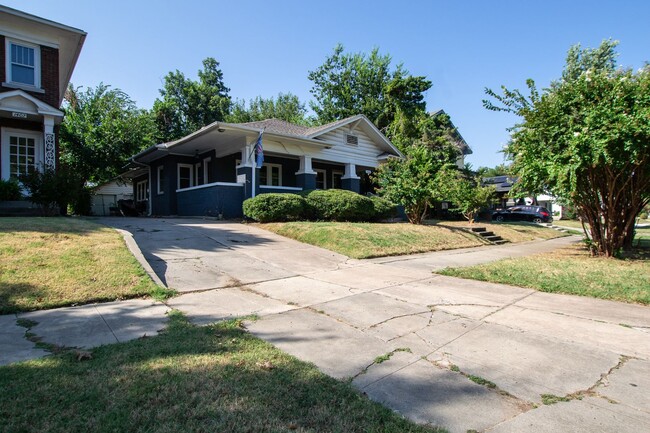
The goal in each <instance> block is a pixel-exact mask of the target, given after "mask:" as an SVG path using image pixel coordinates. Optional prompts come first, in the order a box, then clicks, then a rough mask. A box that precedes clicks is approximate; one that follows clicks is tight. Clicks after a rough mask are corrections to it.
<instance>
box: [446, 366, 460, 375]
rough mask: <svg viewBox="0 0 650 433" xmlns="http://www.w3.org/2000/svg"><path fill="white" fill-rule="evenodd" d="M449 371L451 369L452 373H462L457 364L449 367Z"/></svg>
mask: <svg viewBox="0 0 650 433" xmlns="http://www.w3.org/2000/svg"><path fill="white" fill-rule="evenodd" d="M449 369H450V370H451V371H455V372H456V373H460V367H459V366H457V365H456V364H451V365H450V366H449Z"/></svg>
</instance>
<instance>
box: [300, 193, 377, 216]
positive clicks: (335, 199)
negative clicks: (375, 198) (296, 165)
mask: <svg viewBox="0 0 650 433" xmlns="http://www.w3.org/2000/svg"><path fill="white" fill-rule="evenodd" d="M305 200H306V201H307V206H308V207H309V211H310V212H309V213H310V214H311V215H312V217H313V218H316V219H320V220H330V221H370V220H372V219H374V214H375V209H374V206H373V203H372V200H370V199H369V198H368V197H365V196H362V195H359V194H357V193H356V192H353V191H348V190H344V189H325V190H320V189H318V190H315V191H312V192H310V193H309V194H308V195H307V197H306V199H305Z"/></svg>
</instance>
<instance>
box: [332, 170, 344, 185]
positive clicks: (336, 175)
mask: <svg viewBox="0 0 650 433" xmlns="http://www.w3.org/2000/svg"><path fill="white" fill-rule="evenodd" d="M342 177H343V172H342V171H333V172H332V188H338V189H341V188H342V183H341V178H342Z"/></svg>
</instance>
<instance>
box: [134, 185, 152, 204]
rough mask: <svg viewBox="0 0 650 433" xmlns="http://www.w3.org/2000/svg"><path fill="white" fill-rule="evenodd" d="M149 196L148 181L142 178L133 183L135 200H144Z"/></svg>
mask: <svg viewBox="0 0 650 433" xmlns="http://www.w3.org/2000/svg"><path fill="white" fill-rule="evenodd" d="M148 198H149V181H147V180H143V181H142V182H138V183H137V184H136V185H135V200H136V201H146V200H147V199H148Z"/></svg>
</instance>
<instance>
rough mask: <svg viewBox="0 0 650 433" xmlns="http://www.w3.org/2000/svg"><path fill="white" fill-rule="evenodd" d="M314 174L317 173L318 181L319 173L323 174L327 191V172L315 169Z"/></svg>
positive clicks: (324, 186)
mask: <svg viewBox="0 0 650 433" xmlns="http://www.w3.org/2000/svg"><path fill="white" fill-rule="evenodd" d="M314 172H316V179H317V180H318V173H323V183H324V184H323V189H327V170H325V169H322V168H315V169H314Z"/></svg>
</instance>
